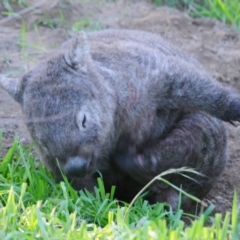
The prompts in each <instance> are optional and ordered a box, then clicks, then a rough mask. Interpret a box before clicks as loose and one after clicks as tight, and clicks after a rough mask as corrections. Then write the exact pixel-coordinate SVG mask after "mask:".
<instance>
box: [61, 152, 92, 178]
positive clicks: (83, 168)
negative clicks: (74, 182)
mask: <svg viewBox="0 0 240 240" xmlns="http://www.w3.org/2000/svg"><path fill="white" fill-rule="evenodd" d="M88 166H89V161H87V160H86V159H84V158H81V157H71V158H69V159H68V161H67V163H66V164H65V166H64V172H65V173H66V174H67V175H68V176H70V177H84V176H85V175H86V174H87V171H88Z"/></svg>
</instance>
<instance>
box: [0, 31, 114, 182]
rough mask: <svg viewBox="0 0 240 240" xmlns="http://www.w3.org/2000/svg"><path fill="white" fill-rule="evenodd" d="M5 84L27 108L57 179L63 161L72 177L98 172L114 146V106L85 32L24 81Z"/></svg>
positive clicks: (33, 132) (5, 80) (34, 132)
mask: <svg viewBox="0 0 240 240" xmlns="http://www.w3.org/2000/svg"><path fill="white" fill-rule="evenodd" d="M0 84H1V85H2V87H3V88H4V89H5V90H6V91H7V92H8V93H9V94H10V95H11V96H12V97H13V98H14V99H15V100H16V101H17V102H19V103H20V104H21V106H22V109H23V113H24V115H25V118H26V123H27V126H28V129H29V131H30V133H31V135H32V137H33V139H34V140H35V141H36V143H37V144H38V146H39V148H40V151H41V152H42V155H43V161H44V162H45V164H46V165H47V166H48V167H49V168H50V169H51V170H52V171H53V172H54V173H55V174H56V175H59V173H60V172H59V169H58V164H57V160H58V162H59V166H60V168H61V170H62V171H63V172H65V173H66V174H67V175H68V176H69V177H70V178H75V177H82V176H85V175H86V174H88V173H91V172H94V171H96V169H97V159H98V158H99V156H101V154H104V152H103V151H105V150H106V148H108V145H109V144H110V143H109V141H110V139H109V134H111V131H112V122H113V116H112V112H111V106H110V105H109V104H112V103H111V102H112V101H111V100H110V99H109V98H108V99H107V97H106V96H107V95H108V94H107V93H106V92H107V88H106V86H102V81H101V76H99V74H98V73H97V71H96V68H95V67H94V66H93V61H92V59H91V56H90V51H89V45H88V43H87V39H86V36H85V35H84V34H83V33H81V34H79V36H78V37H76V38H74V39H73V40H71V41H69V42H68V43H67V44H65V46H64V49H63V48H62V49H60V50H59V51H57V52H56V53H54V54H52V55H50V57H48V58H46V59H45V60H43V61H41V62H40V64H39V65H37V66H36V67H35V68H34V69H33V70H32V71H30V72H29V73H27V74H26V75H25V76H24V77H23V78H22V79H9V78H5V77H0ZM110 95H111V94H110Z"/></svg>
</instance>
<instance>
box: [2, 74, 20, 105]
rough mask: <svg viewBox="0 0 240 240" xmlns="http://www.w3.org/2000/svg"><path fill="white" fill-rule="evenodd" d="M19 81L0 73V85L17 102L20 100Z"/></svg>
mask: <svg viewBox="0 0 240 240" xmlns="http://www.w3.org/2000/svg"><path fill="white" fill-rule="evenodd" d="M20 83H21V80H20V79H18V78H7V77H5V76H3V75H0V86H1V87H2V88H3V89H5V90H6V91H7V92H8V93H9V94H10V95H11V96H12V97H13V98H14V99H15V100H16V101H17V102H20V96H19V95H20V90H19V89H20Z"/></svg>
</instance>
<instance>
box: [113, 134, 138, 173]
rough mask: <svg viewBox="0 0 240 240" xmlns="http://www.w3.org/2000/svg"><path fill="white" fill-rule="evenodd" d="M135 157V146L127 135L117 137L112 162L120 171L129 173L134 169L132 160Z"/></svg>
mask: <svg viewBox="0 0 240 240" xmlns="http://www.w3.org/2000/svg"><path fill="white" fill-rule="evenodd" d="M135 156H136V146H135V144H134V143H133V141H132V140H131V137H130V136H129V135H128V134H124V135H122V136H120V137H119V139H118V142H117V145H116V148H115V152H114V156H113V159H114V162H115V164H116V165H117V167H119V168H120V169H121V170H123V171H126V172H129V171H131V170H132V168H134V162H133V159H134V157H135Z"/></svg>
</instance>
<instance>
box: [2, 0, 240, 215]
mask: <svg viewBox="0 0 240 240" xmlns="http://www.w3.org/2000/svg"><path fill="white" fill-rule="evenodd" d="M38 2H39V1H31V4H35V3H36V4H37V3H38ZM40 2H41V1H40ZM42 2H43V4H42V5H40V6H39V7H37V8H36V9H34V10H31V11H30V12H28V13H26V14H23V15H22V18H23V20H24V22H25V25H23V24H22V22H21V20H19V19H11V20H9V21H7V22H5V23H3V24H1V26H0V39H1V41H0V73H3V74H5V75H13V76H17V77H19V76H22V75H23V74H24V73H25V72H26V71H27V70H29V69H30V68H31V67H32V66H33V65H34V64H35V63H36V62H37V59H38V58H40V57H41V56H42V55H43V54H45V53H46V52H48V51H50V50H51V49H53V48H57V47H58V46H59V45H60V44H61V43H62V42H64V41H65V40H67V39H68V38H69V37H70V36H72V35H74V34H76V33H75V32H74V31H73V26H74V27H75V28H77V26H82V27H84V28H85V29H86V30H97V29H100V28H127V29H140V30H145V31H150V32H154V33H157V34H160V35H162V36H164V37H165V38H166V39H168V40H169V41H170V42H172V43H173V44H176V45H178V46H179V47H180V48H181V49H183V50H184V51H186V52H188V53H189V54H191V55H193V56H194V57H195V58H197V59H198V60H199V61H200V62H201V63H202V64H203V66H204V67H205V68H206V69H207V70H208V71H209V72H210V74H212V75H213V76H214V77H215V78H217V79H218V80H219V81H220V82H223V83H226V84H227V85H231V86H233V87H234V88H236V89H238V90H239V91H240V35H239V34H237V33H236V32H234V31H233V30H232V29H231V28H230V27H228V26H225V25H223V24H221V23H219V22H217V21H214V20H209V19H193V18H190V17H188V16H187V15H186V14H185V13H182V12H179V11H177V10H174V9H169V8H166V7H162V8H159V7H156V6H155V5H153V4H152V3H151V2H150V0H149V1H147V0H138V1H137V0H136V1H134V0H132V1H127V0H118V1H113V0H98V1H97V0H91V1H90V0H84V1H80V2H81V3H79V1H77V0H75V1H74V0H69V1H53V3H52V4H51V6H49V5H48V3H47V2H48V1H45V3H44V1H42ZM15 7H16V6H15ZM16 10H20V8H16ZM3 11H4V8H3V6H2V5H1V3H0V12H3ZM43 18H45V22H44V21H42V23H43V24H45V26H41V25H39V26H38V27H37V28H36V26H35V27H34V23H36V21H37V20H39V19H43ZM46 19H51V20H52V21H47V20H46ZM3 20H4V17H3V16H0V23H1V21H2V22H3ZM50 25H51V26H52V27H53V28H52V29H51V28H48V27H47V26H50ZM24 27H26V29H27V32H26V36H25V34H24V31H23V29H24ZM226 126H227V128H228V130H229V155H230V160H229V163H228V165H227V168H226V170H225V173H224V174H223V176H222V178H221V179H220V181H219V183H218V184H217V185H216V187H215V188H214V189H213V190H212V191H211V192H210V194H209V195H208V197H207V199H208V200H209V201H210V202H212V203H214V204H216V211H218V212H223V213H224V212H226V211H227V210H230V208H231V204H232V196H233V192H234V189H236V190H237V193H238V195H239V197H240V174H239V171H240V161H239V157H240V137H239V136H240V127H239V126H237V127H233V126H231V125H230V124H226ZM0 129H2V130H3V146H4V149H5V150H6V149H7V148H8V147H9V146H11V143H12V142H13V138H14V136H15V135H17V136H19V137H20V139H21V141H22V142H25V143H27V142H30V141H31V139H30V136H29V134H28V132H27V130H26V127H25V125H24V119H23V117H22V114H21V109H20V107H19V105H18V104H16V103H15V102H14V101H13V100H12V99H11V98H10V97H9V96H8V94H6V93H5V92H4V91H3V90H2V89H0Z"/></svg>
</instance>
